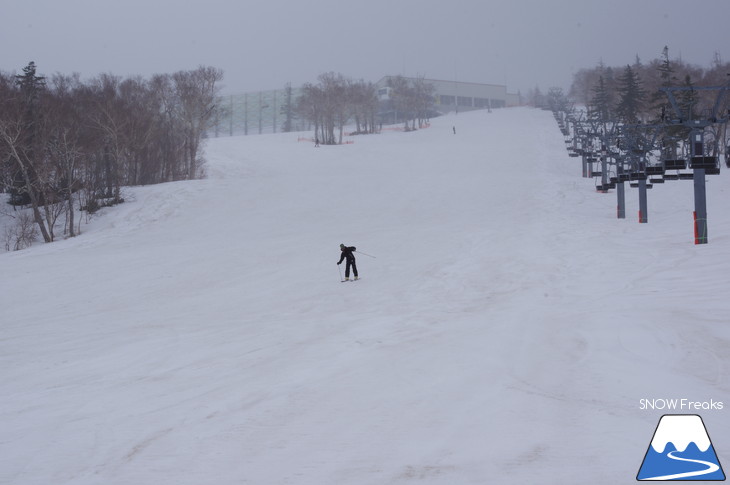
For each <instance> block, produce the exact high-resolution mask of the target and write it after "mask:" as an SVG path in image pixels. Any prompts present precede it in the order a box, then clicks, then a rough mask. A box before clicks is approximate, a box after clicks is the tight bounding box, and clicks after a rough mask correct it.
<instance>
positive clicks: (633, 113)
mask: <svg viewBox="0 0 730 485" xmlns="http://www.w3.org/2000/svg"><path fill="white" fill-rule="evenodd" d="M618 82H619V86H618V95H619V102H618V104H617V106H616V115H617V116H618V117H619V119H620V120H621V121H623V122H625V123H638V122H639V114H640V113H641V110H642V107H643V104H644V90H643V88H642V86H641V80H640V79H639V76H638V75H637V74H636V72H635V71H634V69H633V68H632V67H631V66H629V65H627V66H626V69H624V73H623V75H622V76H621V77H619V79H618Z"/></svg>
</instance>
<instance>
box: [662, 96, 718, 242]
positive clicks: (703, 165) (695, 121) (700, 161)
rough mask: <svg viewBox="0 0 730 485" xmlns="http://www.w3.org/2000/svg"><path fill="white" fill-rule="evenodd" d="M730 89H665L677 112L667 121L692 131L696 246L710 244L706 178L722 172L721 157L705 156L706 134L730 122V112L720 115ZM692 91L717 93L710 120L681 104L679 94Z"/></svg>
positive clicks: (691, 162) (671, 124) (690, 164)
mask: <svg viewBox="0 0 730 485" xmlns="http://www.w3.org/2000/svg"><path fill="white" fill-rule="evenodd" d="M729 88H730V85H725V86H715V87H697V88H695V87H668V88H661V90H662V91H664V92H665V93H666V94H667V97H668V98H669V103H670V104H671V105H672V109H673V110H674V115H675V116H674V117H669V118H667V116H666V113H664V114H663V116H662V118H664V122H665V123H666V124H667V125H669V126H684V127H686V128H689V129H690V134H689V140H688V142H689V146H690V152H689V155H690V163H689V167H690V168H691V169H692V171H693V180H694V199H695V210H694V233H695V244H707V242H708V239H707V190H706V186H705V175H715V174H718V173H719V171H720V164H719V159H718V157H717V156H714V155H708V154H707V153H705V130H706V128H708V127H709V126H712V125H715V124H722V123H727V122H728V119H730V110H728V112H726V113H725V114H724V115H722V116H721V115H720V114H719V111H720V108H721V106H722V103H723V100H724V98H725V94H726V93H727V91H728V89H729ZM687 91H689V92H692V91H717V97H716V99H715V104H714V105H713V107H712V109H711V110H710V112H709V113H708V116H705V117H698V118H695V117H694V116H693V113H692V106H691V105H689V106H688V107H687V111H686V113H685V112H684V111H683V110H682V108H681V107H680V106H679V103H678V102H677V98H676V95H675V94H676V93H678V92H687Z"/></svg>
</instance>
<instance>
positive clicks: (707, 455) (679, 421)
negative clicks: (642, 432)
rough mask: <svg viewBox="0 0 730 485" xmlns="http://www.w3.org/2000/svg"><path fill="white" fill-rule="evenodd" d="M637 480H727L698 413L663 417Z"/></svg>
mask: <svg viewBox="0 0 730 485" xmlns="http://www.w3.org/2000/svg"><path fill="white" fill-rule="evenodd" d="M636 479H637V480H641V481H643V480H654V481H669V480H682V481H683V480H699V481H722V480H725V473H724V472H723V470H722V466H721V465H720V461H719V460H718V459H717V454H716V453H715V448H713V446H712V442H711V441H710V436H709V435H708V434H707V429H706V428H705V423H704V422H703V421H702V418H701V417H699V416H697V415H696V414H665V415H664V416H662V417H661V419H660V420H659V424H658V425H657V427H656V431H654V436H653V437H652V439H651V443H650V444H649V448H648V449H647V450H646V455H645V456H644V461H643V462H642V463H641V468H640V469H639V473H638V474H637V475H636Z"/></svg>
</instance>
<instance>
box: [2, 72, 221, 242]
mask: <svg viewBox="0 0 730 485" xmlns="http://www.w3.org/2000/svg"><path fill="white" fill-rule="evenodd" d="M222 78H223V73H222V71H221V70H219V69H216V68H212V67H204V66H201V67H199V68H197V69H195V70H189V71H180V72H176V73H174V74H161V75H155V76H152V77H151V78H150V79H144V78H141V77H129V78H121V77H118V76H114V75H112V74H103V75H100V76H98V77H97V78H95V79H92V80H91V81H88V82H83V81H81V79H80V78H79V76H78V75H63V74H55V75H53V76H51V77H50V78H47V77H43V76H40V75H38V73H37V67H36V65H35V63H33V62H31V63H29V64H28V65H27V66H26V67H25V68H24V69H23V73H22V74H20V75H13V74H7V73H2V72H0V184H1V186H0V189H1V191H3V192H7V193H8V194H9V202H10V204H11V205H13V206H14V207H17V206H29V207H30V209H31V210H32V220H33V222H34V224H35V227H34V228H33V229H37V230H38V232H39V233H40V235H41V236H42V237H43V240H44V241H45V242H51V241H53V240H54V239H55V238H56V237H57V230H58V228H59V227H60V226H61V222H63V225H62V227H63V233H64V234H65V235H68V236H74V235H75V234H76V232H77V231H76V230H75V228H74V221H75V212H76V211H78V210H86V211H88V212H94V211H96V210H98V209H99V208H100V207H102V206H104V205H111V204H116V203H119V202H122V201H123V199H122V195H121V187H122V186H125V185H147V184H156V183H161V182H168V181H174V180H185V179H194V178H198V177H201V176H202V175H203V162H204V161H203V159H202V156H201V154H202V151H201V143H202V140H203V138H204V136H205V134H206V132H207V130H208V128H209V125H210V122H211V120H212V119H213V117H214V114H215V110H216V106H215V102H214V101H215V98H216V95H217V93H218V91H219V89H220V88H219V82H220V81H221V80H222ZM19 219H20V218H19ZM6 247H7V244H6Z"/></svg>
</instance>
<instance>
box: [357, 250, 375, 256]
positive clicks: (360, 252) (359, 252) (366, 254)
mask: <svg viewBox="0 0 730 485" xmlns="http://www.w3.org/2000/svg"><path fill="white" fill-rule="evenodd" d="M355 252H356V253H357V254H362V255H364V256H369V257H371V258H375V256H373V255H371V254H368V253H363V252H362V251H355Z"/></svg>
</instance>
